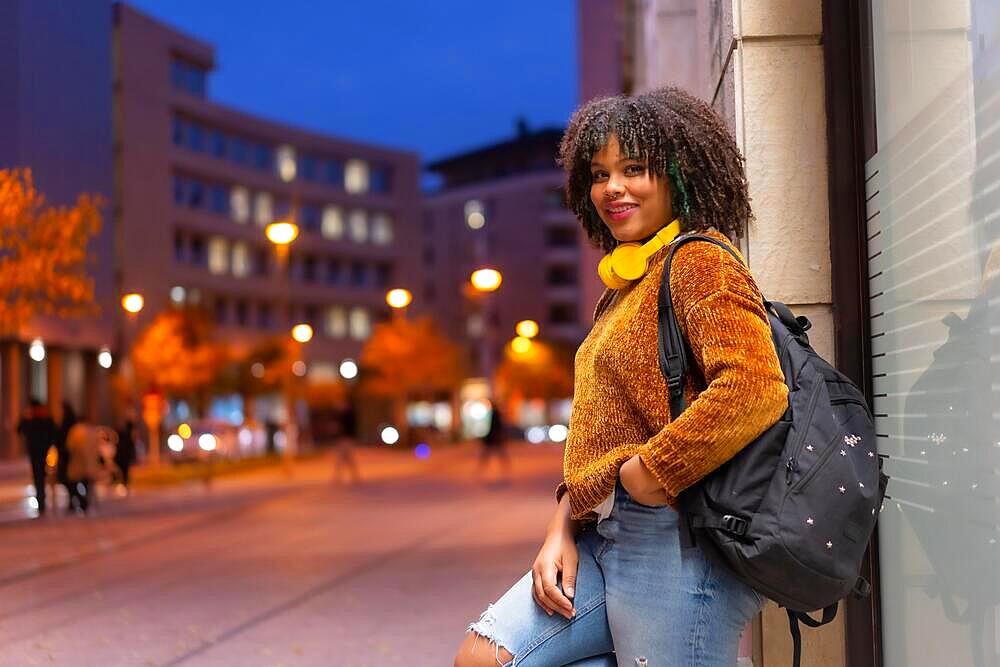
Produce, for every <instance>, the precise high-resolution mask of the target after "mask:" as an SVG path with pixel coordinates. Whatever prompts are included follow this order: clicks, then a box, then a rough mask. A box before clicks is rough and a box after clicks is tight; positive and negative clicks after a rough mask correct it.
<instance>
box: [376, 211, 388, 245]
mask: <svg viewBox="0 0 1000 667" xmlns="http://www.w3.org/2000/svg"><path fill="white" fill-rule="evenodd" d="M372 242H374V243H375V244H376V245H388V244H389V243H392V218H390V217H389V216H388V215H386V214H385V213H377V214H376V215H375V217H374V218H373V219H372Z"/></svg>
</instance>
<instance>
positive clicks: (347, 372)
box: [340, 359, 358, 380]
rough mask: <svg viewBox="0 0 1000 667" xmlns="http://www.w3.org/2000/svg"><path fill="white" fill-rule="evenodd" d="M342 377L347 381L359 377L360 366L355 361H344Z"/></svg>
mask: <svg viewBox="0 0 1000 667" xmlns="http://www.w3.org/2000/svg"><path fill="white" fill-rule="evenodd" d="M340 377H342V378H344V379H345V380H353V379H354V378H356V377H358V364H357V363H356V362H355V361H354V360H353V359H344V360H343V361H342V362H340Z"/></svg>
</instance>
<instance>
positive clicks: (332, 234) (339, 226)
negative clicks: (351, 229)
mask: <svg viewBox="0 0 1000 667" xmlns="http://www.w3.org/2000/svg"><path fill="white" fill-rule="evenodd" d="M322 233H323V236H325V237H326V238H328V239H339V238H343V237H344V212H343V211H341V210H340V209H339V208H337V207H336V206H327V207H326V208H324V209H323V224H322Z"/></svg>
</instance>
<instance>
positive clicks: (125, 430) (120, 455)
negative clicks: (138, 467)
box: [115, 419, 135, 493]
mask: <svg viewBox="0 0 1000 667" xmlns="http://www.w3.org/2000/svg"><path fill="white" fill-rule="evenodd" d="M134 463H135V423H134V422H133V421H132V420H131V419H126V420H125V424H124V425H123V426H122V427H121V428H120V429H118V448H117V449H116V450H115V465H116V466H118V471H119V480H120V481H121V483H122V486H124V487H125V491H126V493H127V492H128V491H129V485H128V483H129V470H130V469H131V468H132V465H133V464H134Z"/></svg>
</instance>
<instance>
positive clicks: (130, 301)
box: [122, 292, 146, 315]
mask: <svg viewBox="0 0 1000 667" xmlns="http://www.w3.org/2000/svg"><path fill="white" fill-rule="evenodd" d="M145 303H146V300H145V299H143V298H142V295H141V294H139V293H138V292H131V293H129V294H126V295H125V296H123V297H122V308H124V309H125V312H126V313H129V314H130V315H136V314H137V313H138V312H139V311H140V310H142V307H143V305H145Z"/></svg>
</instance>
